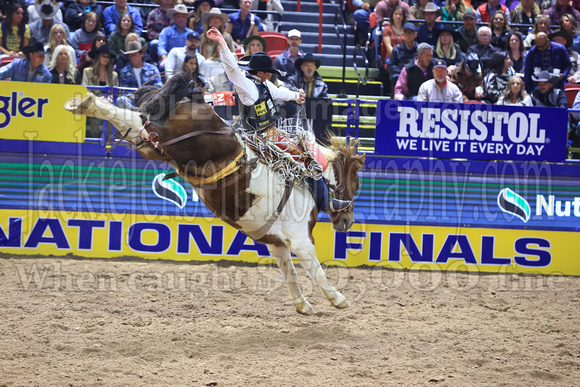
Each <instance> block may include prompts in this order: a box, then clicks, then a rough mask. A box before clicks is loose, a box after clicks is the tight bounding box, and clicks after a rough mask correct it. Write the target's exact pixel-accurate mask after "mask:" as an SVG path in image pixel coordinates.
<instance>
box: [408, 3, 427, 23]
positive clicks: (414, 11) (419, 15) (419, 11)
mask: <svg viewBox="0 0 580 387" xmlns="http://www.w3.org/2000/svg"><path fill="white" fill-rule="evenodd" d="M430 2H432V1H431V0H415V5H413V6H411V8H410V9H409V19H411V20H425V7H426V6H427V3H430Z"/></svg>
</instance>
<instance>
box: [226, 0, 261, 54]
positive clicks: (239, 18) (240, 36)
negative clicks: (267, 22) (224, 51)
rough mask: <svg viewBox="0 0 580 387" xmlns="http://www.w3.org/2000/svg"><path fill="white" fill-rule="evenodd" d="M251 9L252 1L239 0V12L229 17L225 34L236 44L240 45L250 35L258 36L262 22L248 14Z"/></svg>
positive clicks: (257, 17) (253, 15)
mask: <svg viewBox="0 0 580 387" xmlns="http://www.w3.org/2000/svg"><path fill="white" fill-rule="evenodd" d="M251 8H252V0H240V10H239V11H238V12H235V13H231V14H230V15H229V16H230V20H229V23H228V24H227V25H226V32H227V33H228V34H230V35H232V38H233V39H234V41H235V42H236V44H241V43H242V42H243V41H244V39H246V38H247V37H248V36H250V35H258V31H259V30H260V27H261V23H262V21H261V19H260V17H259V16H256V15H255V14H253V13H251V12H250V9H251Z"/></svg>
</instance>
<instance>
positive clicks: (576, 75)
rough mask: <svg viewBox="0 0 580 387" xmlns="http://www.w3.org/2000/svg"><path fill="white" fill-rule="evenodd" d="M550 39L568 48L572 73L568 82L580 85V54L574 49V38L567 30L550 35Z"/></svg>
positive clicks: (569, 74)
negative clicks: (579, 82)
mask: <svg viewBox="0 0 580 387" xmlns="http://www.w3.org/2000/svg"><path fill="white" fill-rule="evenodd" d="M548 38H549V39H550V41H552V42H555V43H560V44H561V45H563V46H564V47H566V50H568V56H569V57H570V63H571V66H570V72H569V73H568V78H567V79H566V81H568V83H578V81H580V66H579V63H580V59H579V56H578V53H577V52H576V51H574V49H573V48H572V45H573V44H574V38H573V37H572V35H570V33H569V32H568V31H565V30H557V31H555V32H552V33H551V34H550V35H548Z"/></svg>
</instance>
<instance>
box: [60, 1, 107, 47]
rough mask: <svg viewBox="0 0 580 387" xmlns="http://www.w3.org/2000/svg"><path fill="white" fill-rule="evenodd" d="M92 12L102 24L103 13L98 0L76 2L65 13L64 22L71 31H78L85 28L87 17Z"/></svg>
mask: <svg viewBox="0 0 580 387" xmlns="http://www.w3.org/2000/svg"><path fill="white" fill-rule="evenodd" d="M91 12H92V13H94V14H95V16H96V18H97V20H98V21H99V23H101V21H102V20H103V11H102V9H101V6H100V5H98V4H97V1H96V0H75V1H74V2H73V3H71V4H70V5H69V6H68V7H67V9H66V12H65V13H64V21H65V23H66V24H67V25H68V27H69V28H70V30H71V31H76V30H78V29H79V28H83V24H84V23H85V20H86V19H85V15H86V14H87V13H91ZM99 29H100V27H99ZM91 40H92V38H91ZM91 40H89V42H90V41H91Z"/></svg>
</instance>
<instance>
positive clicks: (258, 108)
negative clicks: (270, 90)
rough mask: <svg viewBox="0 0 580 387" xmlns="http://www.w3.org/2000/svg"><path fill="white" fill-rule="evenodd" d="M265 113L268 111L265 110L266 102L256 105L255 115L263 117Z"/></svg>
mask: <svg viewBox="0 0 580 387" xmlns="http://www.w3.org/2000/svg"><path fill="white" fill-rule="evenodd" d="M267 112H268V109H266V102H261V103H259V104H256V115H258V116H263V115H264V114H266V113H267Z"/></svg>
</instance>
